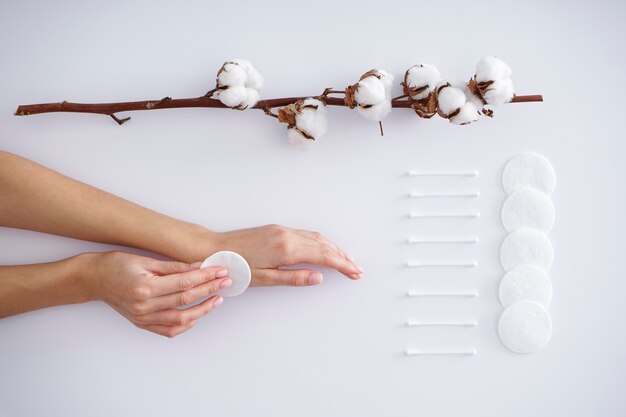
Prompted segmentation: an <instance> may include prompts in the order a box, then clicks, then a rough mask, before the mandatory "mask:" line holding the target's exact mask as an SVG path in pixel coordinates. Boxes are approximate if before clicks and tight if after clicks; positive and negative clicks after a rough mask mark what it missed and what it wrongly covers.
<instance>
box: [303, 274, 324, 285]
mask: <svg viewBox="0 0 626 417" xmlns="http://www.w3.org/2000/svg"><path fill="white" fill-rule="evenodd" d="M322 281H324V277H323V276H322V274H320V273H319V272H314V273H312V274H309V276H308V278H307V284H309V285H319V284H321V283H322Z"/></svg>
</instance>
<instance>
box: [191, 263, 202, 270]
mask: <svg viewBox="0 0 626 417" xmlns="http://www.w3.org/2000/svg"><path fill="white" fill-rule="evenodd" d="M189 266H191V267H192V268H193V269H199V268H200V267H201V266H202V262H194V263H192V264H190V265H189Z"/></svg>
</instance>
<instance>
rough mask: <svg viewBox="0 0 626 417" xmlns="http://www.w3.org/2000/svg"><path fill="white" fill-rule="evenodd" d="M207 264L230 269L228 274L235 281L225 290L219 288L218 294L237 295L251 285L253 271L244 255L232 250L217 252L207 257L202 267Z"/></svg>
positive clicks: (224, 295)
mask: <svg viewBox="0 0 626 417" xmlns="http://www.w3.org/2000/svg"><path fill="white" fill-rule="evenodd" d="M207 266H221V267H223V268H226V270H228V276H229V278H230V279H231V280H232V281H233V285H231V286H230V287H228V288H225V289H223V290H219V291H218V292H217V293H216V294H219V295H221V296H223V297H235V296H237V295H239V294H241V293H242V292H244V291H245V290H246V289H247V288H248V286H250V280H251V279H252V271H251V270H250V266H249V265H248V262H246V260H245V259H244V258H243V256H241V255H239V254H238V253H235V252H231V251H227V250H225V251H221V252H215V253H214V254H213V255H211V256H209V257H208V258H206V260H205V261H204V262H202V265H201V266H200V268H205V267H207Z"/></svg>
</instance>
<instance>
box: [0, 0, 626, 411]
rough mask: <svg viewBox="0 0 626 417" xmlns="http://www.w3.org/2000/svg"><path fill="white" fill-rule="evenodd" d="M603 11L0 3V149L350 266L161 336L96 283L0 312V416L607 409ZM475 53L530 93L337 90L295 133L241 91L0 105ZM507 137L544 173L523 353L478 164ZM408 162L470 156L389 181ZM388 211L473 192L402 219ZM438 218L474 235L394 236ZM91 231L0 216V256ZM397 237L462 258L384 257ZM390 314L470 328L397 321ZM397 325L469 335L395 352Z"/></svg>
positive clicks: (490, 189) (617, 251)
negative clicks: (538, 161)
mask: <svg viewBox="0 0 626 417" xmlns="http://www.w3.org/2000/svg"><path fill="white" fill-rule="evenodd" d="M90 3H91V4H90ZM625 11H626V10H625V7H624V5H623V3H621V2H618V1H612V2H611V1H596V2H588V1H569V2H545V1H524V2H522V1H515V2H492V1H472V2H465V1H458V2H441V1H432V2H428V3H426V2H415V1H413V2H409V1H406V2H401V1H385V2H373V1H372V2H356V1H355V2H338V1H326V0H321V1H308V2H287V1H285V2H271V1H259V2H252V1H239V2H220V3H216V4H211V3H210V2H201V1H189V2H170V1H144V2H132V3H131V2H113V1H108V2H85V1H55V2H35V1H20V2H3V3H2V5H1V6H0V63H1V65H0V148H2V149H4V150H8V151H11V152H15V153H18V154H20V155H23V156H26V157H28V158H31V159H33V160H35V161H37V162H40V163H42V164H44V165H47V166H50V167H52V168H54V169H57V170H59V171H61V172H63V173H65V174H67V175H70V176H72V177H74V178H77V179H79V180H82V181H85V182H87V183H90V184H93V185H95V186H98V187H101V188H103V189H105V190H107V191H111V192H113V193H116V194H118V195H121V196H123V197H125V198H128V199H131V200H133V201H136V202H138V203H141V204H143V205H146V206H148V207H150V208H153V209H156V210H159V211H162V212H164V213H167V214H170V215H173V216H177V217H180V218H183V219H187V220H190V221H194V222H198V223H202V224H205V225H207V226H208V227H210V228H213V229H215V230H230V229H235V228H242V227H248V226H256V225H262V224H266V223H281V224H285V225H289V226H294V227H303V228H309V229H314V230H319V231H321V232H322V233H324V234H326V235H327V236H328V237H329V238H331V239H332V240H334V241H335V242H336V243H337V244H339V245H340V246H342V247H343V248H344V249H345V250H346V251H347V252H348V253H350V254H351V255H352V256H353V257H354V258H356V259H357V261H359V263H360V264H362V265H363V267H364V268H365V269H366V274H365V275H364V277H363V279H362V280H361V281H359V282H350V281H348V280H346V279H344V278H342V277H341V276H340V275H339V274H337V273H335V272H333V271H329V270H324V273H325V278H326V280H325V283H324V285H323V286H320V287H317V288H300V289H293V288H267V289H251V290H249V291H248V292H247V293H245V294H244V295H243V296H241V297H239V298H237V299H228V300H226V302H225V303H224V306H222V307H220V308H219V311H216V312H215V313H213V314H212V315H210V316H209V317H207V318H206V319H204V320H202V321H201V322H199V323H198V325H197V326H196V328H195V329H194V330H193V331H191V332H190V333H188V334H185V335H183V336H181V337H179V338H176V339H173V340H170V339H166V338H161V337H159V336H155V335H152V334H149V333H147V332H143V331H140V330H138V329H136V328H134V327H133V326H132V325H130V324H129V323H128V322H127V321H125V319H123V318H122V317H120V316H118V315H117V314H116V313H115V312H113V311H112V310H111V309H109V308H108V307H107V306H105V305H103V304H101V303H88V304H84V305H77V306H66V307H59V308H51V309H47V310H44V311H37V312H33V313H28V314H24V315H20V316H17V317H11V318H7V319H4V320H1V321H0V415H2V416H34V415H46V416H78V415H90V416H111V415H133V414H135V415H152V416H167V415H174V414H177V415H185V416H196V415H218V416H269V415H272V416H284V417H286V416H295V415H297V416H340V415H341V416H381V415H398V416H401V415H441V416H458V415H464V416H528V415H537V416H538V415H541V416H548V415H551V416H555V415H567V416H591V415H602V416H617V415H624V414H625V413H626V397H624V395H623V387H624V384H626V358H625V353H624V352H625V351H626V336H625V333H624V319H625V318H626V314H625V313H626V303H624V301H623V300H624V294H625V293H626V284H625V282H626V281H625V278H626V276H625V268H624V235H625V233H624V232H626V229H625V222H624V219H623V215H624V209H625V208H626V199H625V195H624V178H626V168H625V167H626V165H625V164H624V152H625V151H626V146H625V144H624V143H625V138H624V134H623V129H622V127H621V125H622V123H623V117H624V116H623V114H624V109H623V96H624V95H625V94H626V89H625V85H624V65H625V64H626V62H625V58H626V57H625V54H624V48H623V45H622V42H623V39H625V38H626V29H624V25H623V23H624V19H625V18H626V13H625ZM487 54H496V55H499V56H500V57H502V58H503V59H505V60H506V61H507V62H508V63H509V64H510V65H511V66H512V67H513V71H514V81H515V83H516V87H517V91H518V93H519V94H534V93H542V94H543V95H544V96H545V100H546V101H545V102H544V103H542V104H540V103H532V104H512V105H507V106H504V108H499V109H497V110H496V117H495V118H494V119H491V120H489V119H486V120H481V121H480V122H479V123H477V124H475V125H472V126H469V127H457V126H451V125H448V124H447V123H446V122H445V121H444V120H442V119H433V120H430V121H424V120H420V119H418V118H417V117H416V116H414V115H413V114H412V113H411V112H410V111H408V110H398V111H395V112H394V113H393V114H391V115H390V116H389V117H388V118H387V119H386V120H385V133H386V135H385V136H384V137H382V138H381V137H380V136H378V127H377V126H376V125H375V124H372V123H370V122H366V121H364V120H362V119H361V118H360V117H359V116H358V114H356V112H353V111H349V110H347V109H340V108H332V109H330V117H331V120H330V132H329V134H328V135H327V136H326V137H325V138H324V139H323V141H322V143H321V144H320V146H319V148H318V149H317V150H316V151H314V152H308V153H305V152H299V151H296V150H294V149H292V148H290V147H289V146H288V145H287V143H286V134H285V127H284V125H279V124H278V123H276V122H275V121H274V120H272V119H270V118H268V117H266V116H265V115H263V114H262V113H261V112H260V111H249V112H244V113H241V112H235V111H227V110H214V109H213V110H212V109H180V110H163V111H155V112H139V113H135V114H132V120H131V121H130V122H129V123H127V124H126V125H124V126H122V127H120V126H118V125H116V124H115V123H114V122H113V121H112V120H110V119H109V118H106V117H103V116H96V115H80V114H48V115H40V116H32V117H21V118H18V117H14V116H12V114H13V112H14V110H15V108H16V106H17V105H18V104H26V103H38V102H51V101H60V100H63V99H67V100H71V101H77V102H90V101H91V102H107V101H125V100H139V99H158V98H161V97H163V96H166V95H170V96H173V97H193V96H198V95H201V94H203V93H204V92H205V91H206V90H208V89H210V88H212V86H213V83H214V77H215V73H216V71H217V70H218V69H219V67H220V66H221V64H222V62H223V61H225V60H227V59H231V58H237V57H243V58H248V59H250V60H252V61H253V63H254V64H255V65H256V66H257V68H258V69H259V70H260V71H261V72H262V73H263V74H264V75H265V78H266V88H265V90H264V92H263V95H264V96H265V97H284V96H290V95H305V94H319V93H320V92H321V91H322V90H323V89H324V88H325V87H331V86H332V87H337V88H343V87H345V86H346V85H348V84H351V83H353V82H354V81H356V79H357V78H358V76H359V75H360V74H361V73H363V72H365V71H367V70H369V69H371V68H373V67H380V68H385V69H387V70H389V71H391V72H393V73H394V74H396V76H397V77H398V78H400V77H401V76H402V74H403V73H404V71H405V70H406V68H408V67H409V66H410V65H413V64H415V63H418V62H429V63H434V64H436V65H437V66H438V67H439V68H440V69H441V70H442V72H443V73H444V74H446V75H448V76H452V77H456V78H467V77H469V76H470V75H471V74H472V72H473V69H474V65H475V63H476V62H477V61H478V59H479V58H480V57H482V56H484V55H487ZM397 81H399V79H398V80H397ZM397 92H398V94H399V93H400V89H399V87H397ZM523 151H534V152H538V153H541V154H543V155H545V156H546V157H548V158H549V159H550V160H551V161H552V163H553V165H554V167H555V169H556V172H557V188H556V191H555V193H554V195H553V201H554V204H555V206H556V210H557V222H556V226H555V228H554V230H553V231H552V233H551V239H552V241H553V244H554V247H555V252H556V256H555V263H554V266H553V268H552V270H551V277H552V280H553V285H554V300H553V303H552V305H551V306H550V313H551V315H552V319H553V322H554V334H553V337H552V340H551V342H550V343H549V345H548V346H547V347H546V348H545V349H544V350H543V351H541V352H539V353H536V354H533V355H526V356H521V355H515V354H513V353H511V352H509V351H508V350H506V348H504V347H503V346H502V345H501V343H500V342H499V340H498V337H497V333H496V323H497V320H498V317H499V314H500V312H501V311H502V308H501V306H500V305H499V302H498V299H497V286H498V283H499V281H500V278H501V276H502V270H501V268H500V266H499V263H498V248H499V245H500V242H501V241H502V239H503V238H504V236H505V233H504V230H503V229H502V227H501V225H500V222H499V209H500V207H501V205H502V202H503V201H504V197H505V196H504V193H503V191H502V189H501V185H500V175H501V171H502V168H503V166H504V164H505V162H506V161H507V160H508V159H509V158H510V157H511V156H513V155H514V154H516V153H519V152H523ZM409 168H418V169H478V170H480V176H479V177H478V178H477V179H450V180H447V181H444V180H436V179H421V180H420V179H408V178H406V177H404V176H403V175H402V174H403V173H404V172H405V171H406V170H407V169H409ZM473 189H479V190H480V192H481V193H482V196H481V197H480V198H479V199H478V200H477V201H473V202H472V201H459V202H455V201H449V202H440V201H439V202H437V201H435V202H424V203H418V202H417V201H410V200H408V199H406V198H405V194H406V193H407V192H408V191H410V190H414V191H422V190H436V191H441V190H455V191H456V190H473ZM1 198H2V196H0V203H1ZM410 209H424V210H426V209H433V210H450V211H452V210H466V209H467V210H470V209H475V210H479V211H480V212H481V214H482V216H481V218H480V219H479V220H448V221H446V220H442V221H434V220H433V221H431V220H413V221H410V220H407V219H406V217H405V215H406V213H407V212H408V211H409V210H410ZM453 233H454V234H458V235H465V234H468V235H474V234H475V235H477V236H479V237H480V239H481V242H480V244H479V245H477V246H476V247H467V248H462V247H456V248H454V247H449V248H447V249H448V250H444V248H439V249H437V248H419V247H414V246H413V247H409V246H408V245H405V244H403V241H404V239H406V237H408V236H409V235H413V234H414V235H421V236H442V235H444V234H453ZM110 249H111V247H107V246H104V245H98V244H92V243H86V242H80V241H74V240H71V239H65V238H59V237H53V236H46V235H41V234H38V233H31V232H25V231H17V230H9V229H1V230H0V263H2V264H18V263H35V262H42V261H49V260H55V259H60V258H64V257H68V256H71V255H74V254H76V253H79V252H82V251H92V250H110ZM408 259H414V260H420V259H421V260H448V261H456V260H465V259H471V260H474V259H475V260H477V261H478V262H479V267H478V268H475V269H474V270H471V271H469V270H440V271H409V270H407V269H403V268H402V264H403V262H405V261H406V260H408ZM409 288H415V289H431V290H448V289H451V290H465V289H472V290H474V289H475V290H478V291H479V292H480V296H479V297H478V298H477V299H474V300H415V299H407V298H406V297H403V293H404V292H405V291H406V290H407V289H409ZM408 318H423V319H434V320H437V319H441V320H445V319H476V320H478V322H479V326H478V327H477V328H474V329H407V328H404V327H403V326H402V323H403V321H404V320H406V319H408ZM409 347H410V348H418V349H465V348H475V349H477V350H478V355H477V356H475V357H423V358H419V357H412V358H407V357H404V356H402V351H403V350H404V349H406V348H409Z"/></svg>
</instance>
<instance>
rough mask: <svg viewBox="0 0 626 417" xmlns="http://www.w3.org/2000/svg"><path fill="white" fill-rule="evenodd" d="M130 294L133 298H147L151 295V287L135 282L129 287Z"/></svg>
mask: <svg viewBox="0 0 626 417" xmlns="http://www.w3.org/2000/svg"><path fill="white" fill-rule="evenodd" d="M130 292H131V296H132V298H133V299H135V300H147V299H148V298H150V296H151V295H152V288H150V286H149V285H147V284H143V283H136V284H134V285H133V286H131V288H130Z"/></svg>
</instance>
